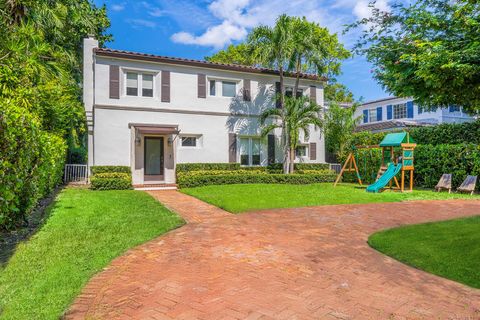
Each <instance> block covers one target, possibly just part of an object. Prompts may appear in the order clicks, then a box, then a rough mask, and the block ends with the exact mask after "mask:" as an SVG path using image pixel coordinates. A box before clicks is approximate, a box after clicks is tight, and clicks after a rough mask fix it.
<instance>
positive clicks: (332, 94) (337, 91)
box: [323, 82, 355, 103]
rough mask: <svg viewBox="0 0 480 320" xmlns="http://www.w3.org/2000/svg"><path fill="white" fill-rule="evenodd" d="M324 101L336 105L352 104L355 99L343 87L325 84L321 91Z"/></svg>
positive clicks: (338, 84) (341, 85) (339, 84)
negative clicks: (335, 103)
mask: <svg viewBox="0 0 480 320" xmlns="http://www.w3.org/2000/svg"><path fill="white" fill-rule="evenodd" d="M323 94H324V97H325V101H328V102H337V103H342V102H345V103H353V102H355V98H354V97H353V93H352V92H351V91H350V90H349V89H348V88H347V87H346V86H345V85H344V84H341V83H338V82H335V83H331V82H330V83H327V85H326V86H325V87H324V89H323Z"/></svg>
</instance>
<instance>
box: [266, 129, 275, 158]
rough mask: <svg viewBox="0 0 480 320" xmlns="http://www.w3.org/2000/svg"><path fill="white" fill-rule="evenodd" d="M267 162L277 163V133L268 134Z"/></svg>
mask: <svg viewBox="0 0 480 320" xmlns="http://www.w3.org/2000/svg"><path fill="white" fill-rule="evenodd" d="M267 153H268V155H267V162H268V164H272V163H275V135H273V134H269V135H268V147H267Z"/></svg>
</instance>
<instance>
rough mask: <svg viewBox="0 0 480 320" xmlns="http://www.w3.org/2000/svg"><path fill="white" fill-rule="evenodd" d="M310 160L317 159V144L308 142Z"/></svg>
mask: <svg viewBox="0 0 480 320" xmlns="http://www.w3.org/2000/svg"><path fill="white" fill-rule="evenodd" d="M310 160H317V144H316V143H315V142H310Z"/></svg>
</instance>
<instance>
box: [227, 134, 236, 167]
mask: <svg viewBox="0 0 480 320" xmlns="http://www.w3.org/2000/svg"><path fill="white" fill-rule="evenodd" d="M228 162H230V163H235V162H237V135H236V134H235V133H229V134H228Z"/></svg>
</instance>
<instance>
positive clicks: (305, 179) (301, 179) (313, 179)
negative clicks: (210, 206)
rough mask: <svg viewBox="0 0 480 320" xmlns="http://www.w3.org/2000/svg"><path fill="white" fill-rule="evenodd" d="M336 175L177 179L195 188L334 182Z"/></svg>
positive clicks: (186, 186)
mask: <svg viewBox="0 0 480 320" xmlns="http://www.w3.org/2000/svg"><path fill="white" fill-rule="evenodd" d="M335 177H336V175H335V174H334V173H328V174H315V175H312V174H256V175H253V174H237V175H231V174H230V175H198V176H184V177H182V178H181V179H178V180H177V183H178V185H179V187H180V188H193V187H200V186H207V185H221V184H245V183H281V184H311V183H320V182H333V181H335Z"/></svg>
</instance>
